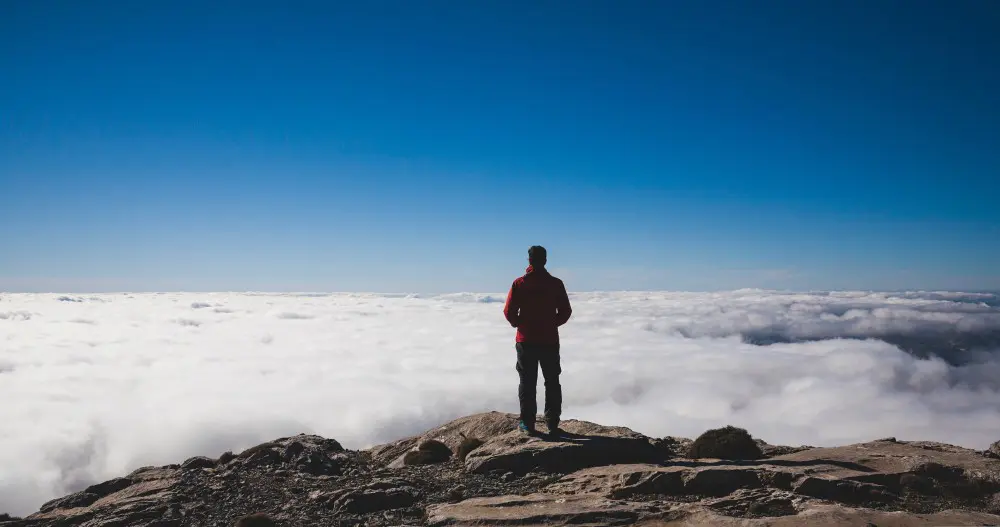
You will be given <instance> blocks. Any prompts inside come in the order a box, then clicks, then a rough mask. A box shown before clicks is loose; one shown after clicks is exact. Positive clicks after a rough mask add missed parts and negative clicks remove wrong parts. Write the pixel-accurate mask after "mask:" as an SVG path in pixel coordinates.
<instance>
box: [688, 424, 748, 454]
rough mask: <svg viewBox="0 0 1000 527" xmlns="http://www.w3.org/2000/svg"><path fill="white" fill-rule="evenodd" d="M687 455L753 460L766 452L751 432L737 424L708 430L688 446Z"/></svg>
mask: <svg viewBox="0 0 1000 527" xmlns="http://www.w3.org/2000/svg"><path fill="white" fill-rule="evenodd" d="M687 457H689V458H692V459H698V458H714V459H727V460H744V459H748V460H753V459H760V458H762V457H764V452H763V451H762V450H761V448H760V446H759V445H758V444H757V442H756V441H754V439H753V437H751V436H750V433H749V432H747V431H746V430H744V429H742V428H737V427H735V426H726V427H723V428H715V429H712V430H707V431H705V432H704V433H703V434H701V435H700V436H698V438H697V439H695V440H694V442H692V443H691V446H689V447H688V451H687Z"/></svg>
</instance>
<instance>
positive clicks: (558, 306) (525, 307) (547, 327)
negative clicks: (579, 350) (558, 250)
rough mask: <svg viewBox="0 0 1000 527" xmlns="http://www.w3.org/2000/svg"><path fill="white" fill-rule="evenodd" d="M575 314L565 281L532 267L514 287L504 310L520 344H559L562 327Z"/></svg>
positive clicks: (542, 269) (508, 295)
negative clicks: (515, 329)
mask: <svg viewBox="0 0 1000 527" xmlns="http://www.w3.org/2000/svg"><path fill="white" fill-rule="evenodd" d="M571 314H572V308H571V307H570V303H569V296H568V295H567V293H566V286H565V284H563V282H562V280H560V279H558V278H556V277H554V276H552V275H551V274H549V272H548V271H547V270H545V269H544V268H537V269H536V268H534V267H532V266H529V267H528V269H527V271H526V272H525V274H524V276H521V277H519V278H518V279H516V280H514V283H513V284H511V287H510V292H509V293H508V294H507V303H506V305H505V306H504V316H506V317H507V321H508V322H510V325H511V326H513V327H516V328H517V342H537V343H546V344H558V343H559V326H562V325H563V324H565V323H566V322H567V321H568V320H569V317H570V315H571Z"/></svg>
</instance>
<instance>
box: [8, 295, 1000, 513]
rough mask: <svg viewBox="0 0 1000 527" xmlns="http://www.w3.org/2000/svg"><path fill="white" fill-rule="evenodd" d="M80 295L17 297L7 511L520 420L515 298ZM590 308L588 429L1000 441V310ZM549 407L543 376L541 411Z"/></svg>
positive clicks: (655, 301) (986, 299) (953, 303)
mask: <svg viewBox="0 0 1000 527" xmlns="http://www.w3.org/2000/svg"><path fill="white" fill-rule="evenodd" d="M67 298H70V299H71V301H66V300H62V299H61V295H55V294H52V295H49V294H14V295H4V298H3V300H4V311H3V312H0V401H4V403H3V404H0V423H3V427H0V511H3V512H11V513H15V514H24V513H30V512H32V511H34V510H36V509H37V507H38V506H39V505H40V504H41V503H42V502H44V501H45V500H47V499H50V498H53V497H56V496H59V495H62V494H65V493H67V492H70V491H73V490H77V489H79V488H80V487H82V486H84V485H86V484H89V483H92V482H94V481H100V480H104V479H109V478H111V477H115V476H118V475H121V474H124V473H126V472H128V471H130V470H132V469H134V468H136V467H138V466H142V465H150V464H165V463H172V462H179V461H182V460H183V459H185V458H186V457H188V456H192V455H209V456H216V455H218V454H220V453H222V452H223V451H225V450H239V449H242V448H245V447H247V446H250V445H253V444H256V443H259V442H262V441H265V440H267V439H273V438H275V437H278V436H282V435H289V434H295V433H299V432H310V433H319V434H322V435H325V436H328V437H333V438H336V439H338V440H340V441H341V442H342V443H344V444H345V445H346V446H348V447H353V448H362V447H366V446H369V445H371V444H374V443H377V442H382V441H388V440H392V439H396V438H399V437H401V436H404V435H408V434H412V433H416V432H419V431H422V430H424V429H427V428H429V427H432V426H434V425H437V424H440V423H442V422H444V421H447V420H449V419H452V418H454V417H458V416H461V415H465V414H469V413H473V412H478V411H486V410H494V409H496V410H501V411H516V410H517V395H516V394H517V375H516V373H515V371H514V350H513V330H512V329H511V328H510V327H509V326H508V325H507V323H506V321H505V320H504V319H503V315H502V312H501V310H502V305H503V304H502V302H503V299H504V294H502V293H498V294H458V295H445V296H437V297H434V296H421V295H382V296H380V295H362V294H338V295H269V294H224V293H216V294H107V295H96V296H91V295H86V296H73V297H67ZM572 300H573V304H574V309H575V312H574V316H573V319H572V320H571V321H570V323H569V324H568V325H567V326H565V327H564V328H563V330H562V334H563V352H562V357H563V370H564V375H563V378H562V381H563V387H564V404H565V417H566V418H581V419H588V420H593V421H597V422H602V423H607V424H618V425H624V426H630V427H632V428H635V429H636V430H639V431H641V432H643V433H646V434H649V435H654V436H661V435H685V436H695V435H697V434H698V433H700V432H701V431H703V430H705V429H706V428H709V427H715V426H720V425H724V424H735V425H739V426H745V427H747V428H748V429H749V430H750V431H751V432H752V433H753V434H754V435H755V436H758V437H761V438H763V439H765V440H767V441H769V442H772V443H786V444H802V443H806V444H813V445H826V444H842V443H847V442H854V441H864V440H869V439H873V438H877V437H883V436H889V435H894V436H897V437H899V438H901V439H925V440H939V441H946V442H951V443H957V444H961V445H966V446H970V447H974V448H984V447H985V446H987V445H988V444H989V443H991V442H992V441H995V440H997V439H1000V434H998V432H997V430H1000V393H998V391H1000V361H998V360H997V356H996V355H994V354H993V352H994V351H996V349H997V342H998V335H1000V310H998V308H997V307H996V305H997V297H995V296H991V295H984V296H976V295H969V294H957V293H946V292H933V293H899V294H877V293H867V292H854V293H809V294H807V293H801V294H782V293H774V292H767V291H756V290H744V291H735V292H727V293H589V294H581V295H572ZM208 306H212V309H206V307H208ZM866 337H881V338H885V339H888V340H890V341H893V342H897V343H899V344H900V345H902V346H904V347H905V348H907V349H912V350H913V351H914V353H908V352H906V351H903V350H902V349H900V348H899V347H897V346H895V345H893V344H890V343H887V342H884V341H882V340H872V339H866ZM753 342H757V343H761V342H764V343H773V344H770V345H766V346H761V345H756V344H754V343H753ZM933 353H937V354H939V355H941V356H944V357H946V358H947V359H948V360H947V361H946V360H943V359H941V358H939V357H934V356H932V354H933ZM919 357H928V358H919ZM542 393H543V390H542V387H541V382H540V383H539V406H540V407H541V404H542ZM9 402H13V404H11V403H9Z"/></svg>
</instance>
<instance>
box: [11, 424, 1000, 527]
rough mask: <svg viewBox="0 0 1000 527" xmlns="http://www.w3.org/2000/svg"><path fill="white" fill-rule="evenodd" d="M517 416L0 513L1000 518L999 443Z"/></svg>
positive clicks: (275, 455)
mask: <svg viewBox="0 0 1000 527" xmlns="http://www.w3.org/2000/svg"><path fill="white" fill-rule="evenodd" d="M516 424H517V417H516V416H514V415H509V414H503V413H498V412H492V413H485V414H478V415H473V416H469V417H465V418H462V419H458V420H456V421H453V422H451V423H447V424H445V425H442V426H440V427H438V428H435V429H433V430H430V431H428V432H426V433H423V434H420V435H418V436H413V437H409V438H404V439H400V440H399V441H395V442H393V443H389V444H386V445H380V446H377V447H374V448H371V449H367V450H362V451H355V450H345V449H344V448H343V447H342V446H341V445H340V444H339V443H338V442H336V441H334V440H331V439H325V438H322V437H318V436H313V435H299V436H294V437H286V438H280V439H276V440H274V441H272V442H268V443H264V444H261V445H258V446H256V447H253V448H249V449H247V450H245V451H243V452H240V453H238V454H233V453H232V452H226V453H223V454H222V455H221V456H219V457H218V458H211V457H194V458H191V459H188V460H186V461H183V462H182V463H180V464H177V465H168V466H165V467H144V468H140V469H138V470H136V471H134V472H132V473H131V474H128V475H126V476H123V477H119V478H115V479H112V480H109V481H106V482H103V483H99V484H96V485H91V486H89V487H87V488H84V489H81V490H80V491H79V492H76V493H74V494H70V495H68V496H64V497H61V498H58V499H54V500H52V501H50V502H48V503H46V504H44V505H43V506H42V507H41V508H40V509H39V511H38V512H36V513H34V514H32V515H30V516H28V517H26V518H23V519H18V518H13V517H10V516H7V515H3V514H0V527H28V526H33V527H34V526H38V527H42V526H44V527H50V526H51V527H55V526H60V527H61V526H72V525H79V526H85V527H112V526H115V527H119V526H136V527H182V526H210V525H211V526H219V525H224V526H232V525H234V524H237V522H239V525H243V526H245V527H252V526H264V525H280V526H348V525H351V526H360V525H370V526H380V525H385V526H389V525H414V526H415V525H434V526H472V525H497V526H501V525H519V526H525V525H538V526H541V525H574V526H587V525H593V526H597V525H601V526H606V525H643V526H660V525H734V526H735V525H741V526H743V525H747V526H756V525H760V526H764V525H772V526H781V525H788V526H792V525H820V526H822V525H859V526H861V525H866V524H874V525H879V526H884V525H895V526H908V525H990V524H1000V516H998V514H1000V459H997V458H995V457H994V454H993V452H991V451H989V450H987V451H975V450H970V449H966V448H961V447H956V446H952V445H946V444H941V443H930V442H920V441H898V440H891V441H890V440H877V441H871V442H866V443H859V444H854V445H846V446H841V447H836V448H812V447H781V446H772V445H767V444H766V443H765V442H763V441H761V440H760V439H754V438H752V437H751V436H750V434H749V432H746V431H740V429H731V428H723V429H719V430H722V431H723V432H721V433H720V432H718V431H710V432H709V433H706V434H704V435H703V436H702V437H701V438H699V439H698V440H696V441H691V440H689V439H684V438H675V437H667V438H651V437H647V436H644V435H642V434H640V433H638V432H636V431H633V430H630V429H627V428H622V427H612V426H603V425H598V424H595V423H589V422H585V421H575V420H568V421H565V422H564V423H562V428H563V429H564V430H565V431H566V433H565V434H563V435H561V436H558V437H549V436H548V435H547V434H545V433H544V431H542V432H543V433H541V434H539V435H538V436H526V435H523V434H521V433H520V432H518V431H516ZM712 438H714V439H712ZM720 438H722V439H720ZM709 439H712V441H709ZM734 445H735V446H734ZM750 445H752V446H750ZM723 447H724V448H723ZM720 448H722V449H721V450H720ZM727 448H728V450H727ZM692 453H693V454H698V455H696V456H695V457H690V456H689V454H692ZM705 454H712V456H711V457H707V456H706V455H705ZM408 458H409V461H408ZM415 458H419V459H415ZM414 461H418V462H416V463H414Z"/></svg>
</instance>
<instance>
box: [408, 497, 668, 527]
mask: <svg viewBox="0 0 1000 527" xmlns="http://www.w3.org/2000/svg"><path fill="white" fill-rule="evenodd" d="M656 512H658V509H657V508H656V507H655V506H653V505H649V504H644V503H629V502H624V501H616V500H610V499H607V498H605V497H603V496H598V495H594V494H587V495H578V496H556V495H547V494H532V495H528V496H497V497H490V498H473V499H468V500H465V501H462V502H459V503H453V504H447V505H435V506H431V507H429V508H428V509H427V514H428V522H427V523H428V525H432V526H444V525H452V526H471V525H520V526H542V525H545V526H552V525H554V526H560V525H574V526H612V525H634V524H635V522H636V521H638V520H639V519H640V518H642V517H644V516H646V515H649V514H654V513H656Z"/></svg>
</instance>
